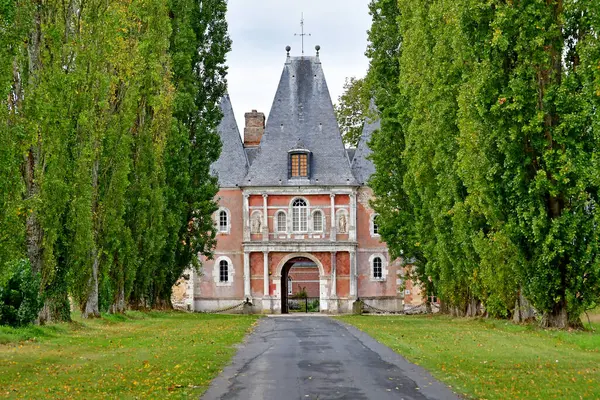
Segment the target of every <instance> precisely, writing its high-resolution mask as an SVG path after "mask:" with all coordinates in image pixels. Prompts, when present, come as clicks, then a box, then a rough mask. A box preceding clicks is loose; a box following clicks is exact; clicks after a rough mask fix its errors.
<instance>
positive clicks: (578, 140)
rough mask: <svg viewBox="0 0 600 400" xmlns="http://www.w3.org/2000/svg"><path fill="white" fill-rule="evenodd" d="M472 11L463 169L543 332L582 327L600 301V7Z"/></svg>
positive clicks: (505, 6) (467, 26)
mask: <svg viewBox="0 0 600 400" xmlns="http://www.w3.org/2000/svg"><path fill="white" fill-rule="evenodd" d="M466 4H467V5H468V6H469V11H470V12H464V13H463V15H462V17H463V18H464V22H465V23H464V25H463V31H464V34H465V40H467V41H469V42H471V43H472V44H473V46H472V48H471V51H470V53H469V54H468V57H465V58H466V59H467V60H468V65H469V66H470V67H471V68H469V72H468V80H467V82H466V83H465V86H464V88H463V90H462V91H461V142H462V146H463V147H464V152H463V155H464V158H463V159H462V162H461V168H462V169H463V170H464V176H465V177H467V176H469V177H470V178H469V182H468V185H469V187H470V188H472V189H471V191H472V193H476V194H477V196H478V197H479V202H480V203H481V204H482V205H483V208H484V210H485V214H486V216H488V221H489V223H490V226H491V227H492V228H493V229H494V230H496V231H498V232H501V233H502V234H503V235H505V236H506V237H508V238H510V240H511V242H512V243H513V244H514V246H515V248H516V249H517V250H518V255H519V257H520V260H521V264H520V268H519V272H520V276H519V278H520V279H519V283H520V286H521V287H522V288H523V290H524V292H525V294H526V296H527V297H528V298H529V299H530V300H531V301H532V303H533V305H534V306H535V308H536V309H537V310H539V311H540V312H541V313H542V315H543V319H542V324H543V325H544V326H552V327H560V328H564V327H567V326H579V325H580V321H579V316H580V315H581V313H582V312H583V311H584V310H585V309H586V308H587V307H591V306H594V305H595V304H597V303H598V300H599V296H600V290H599V289H600V286H599V279H600V264H599V259H598V255H599V253H598V228H597V227H598V218H599V216H598V211H597V208H598V206H597V202H598V188H599V187H598V184H599V181H598V176H599V175H598V164H597V161H598V143H599V142H598V138H599V136H598V134H599V131H598V113H597V107H598V99H599V96H598V94H599V93H600V91H599V90H598V88H599V85H598V76H599V73H598V66H599V64H598V60H599V59H600V57H599V52H598V48H599V44H600V43H599V39H598V29H599V28H600V24H599V22H600V21H599V19H600V4H599V3H598V1H596V0H588V1H578V2H568V1H562V0H554V1H548V2H530V3H522V2H514V3H513V2H511V3H504V2H493V5H492V7H490V6H489V5H486V4H481V3H480V2H473V1H471V2H466ZM465 11H466V10H465Z"/></svg>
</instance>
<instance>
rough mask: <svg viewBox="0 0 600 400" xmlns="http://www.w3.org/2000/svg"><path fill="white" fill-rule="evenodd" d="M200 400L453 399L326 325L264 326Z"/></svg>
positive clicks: (305, 321) (379, 350)
mask: <svg viewBox="0 0 600 400" xmlns="http://www.w3.org/2000/svg"><path fill="white" fill-rule="evenodd" d="M202 398H203V399H206V400H215V399H244V400H280V399H281V400H283V399H302V400H307V399H311V400H312V399H320V400H323V399H351V400H361V399H377V400H378V399H406V400H412V399H415V400H416V399H457V397H456V395H454V394H453V393H452V392H451V391H450V390H449V389H447V388H446V387H445V386H443V385H442V384H441V383H439V382H437V381H435V380H434V379H433V378H432V377H431V376H430V375H429V373H427V372H426V371H425V370H423V369H422V368H420V367H418V366H416V365H414V364H410V363H408V362H407V361H406V360H405V359H404V358H402V357H401V356H399V355H397V354H396V353H394V352H393V351H392V350H390V349H389V348H388V347H386V346H383V345H382V344H380V343H378V342H376V341H375V340H373V339H372V338H371V337H370V336H368V335H366V334H365V333H362V332H360V331H358V330H357V329H355V328H353V327H350V326H348V325H345V324H343V323H341V322H338V321H336V320H334V319H332V318H328V317H320V316H314V317H313V316H289V317H288V316H280V317H268V318H262V319H261V320H260V322H259V325H258V327H257V328H256V330H255V331H254V332H253V333H252V334H251V335H250V336H249V338H248V340H247V342H246V343H245V344H244V345H243V346H242V347H241V348H240V350H239V351H238V353H237V355H236V356H235V358H234V359H233V362H232V364H231V365H230V366H229V367H227V368H226V369H225V370H224V371H223V373H221V375H219V377H217V378H216V379H215V380H214V381H213V383H212V385H211V387H210V388H209V390H208V391H207V392H206V393H205V395H204V396H203V397H202Z"/></svg>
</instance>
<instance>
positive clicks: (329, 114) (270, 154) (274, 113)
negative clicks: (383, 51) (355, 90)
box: [240, 57, 357, 186]
mask: <svg viewBox="0 0 600 400" xmlns="http://www.w3.org/2000/svg"><path fill="white" fill-rule="evenodd" d="M299 140H300V141H301V142H302V144H303V146H305V147H306V148H307V149H308V150H310V151H311V152H312V162H311V176H310V180H308V179H304V180H302V181H301V182H300V181H298V180H295V179H289V180H288V151H289V150H290V149H292V148H294V147H295V146H296V144H297V143H298V141H299ZM254 156H255V157H254V161H253V162H252V164H251V165H250V168H249V169H248V174H247V176H246V177H245V178H244V180H243V183H241V184H240V186H298V185H299V184H302V185H331V186H357V182H356V179H355V178H354V175H353V174H352V171H351V168H350V162H349V160H348V157H347V155H346V149H345V148H344V145H343V143H342V137H341V135H340V131H339V127H338V124H337V121H336V118H335V114H334V111H333V104H332V103H331V97H330V95H329V90H328V88H327V82H326V81H325V75H324V74H323V69H322V67H321V62H320V61H319V58H318V57H288V58H287V61H286V63H285V66H284V68H283V73H282V74H281V79H280V81H279V87H278V88H277V92H276V94H275V98H274V100H273V105H272V107H271V112H270V113H269V119H268V121H267V125H266V128H265V132H264V134H263V136H262V140H261V143H260V147H259V149H258V150H257V151H256V154H255V155H254Z"/></svg>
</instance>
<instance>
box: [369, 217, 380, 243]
mask: <svg viewBox="0 0 600 400" xmlns="http://www.w3.org/2000/svg"><path fill="white" fill-rule="evenodd" d="M378 219H379V214H371V218H370V225H371V236H372V237H377V236H379V225H378V224H377V220H378Z"/></svg>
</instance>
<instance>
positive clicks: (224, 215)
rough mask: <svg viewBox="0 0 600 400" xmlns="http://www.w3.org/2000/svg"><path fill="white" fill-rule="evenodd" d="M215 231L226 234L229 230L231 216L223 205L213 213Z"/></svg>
mask: <svg viewBox="0 0 600 400" xmlns="http://www.w3.org/2000/svg"><path fill="white" fill-rule="evenodd" d="M214 218H215V223H216V227H217V231H218V232H219V233H220V234H228V233H229V232H230V230H231V216H230V213H229V210H228V209H227V208H225V207H221V208H219V210H218V211H217V212H216V213H215V215H214Z"/></svg>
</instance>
